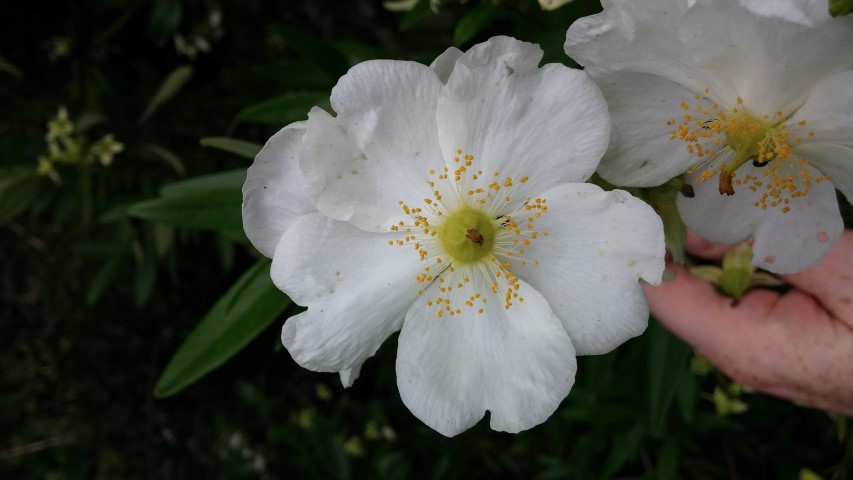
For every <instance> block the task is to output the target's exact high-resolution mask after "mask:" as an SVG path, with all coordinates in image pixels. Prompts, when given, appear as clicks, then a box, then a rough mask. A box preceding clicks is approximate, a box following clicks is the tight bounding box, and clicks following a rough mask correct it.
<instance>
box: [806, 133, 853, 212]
mask: <svg viewBox="0 0 853 480" xmlns="http://www.w3.org/2000/svg"><path fill="white" fill-rule="evenodd" d="M796 152H797V155H799V156H801V157H802V158H805V159H807V160H808V162H809V164H811V165H812V166H814V167H815V168H816V169H818V170H820V171H821V172H823V173H824V174H826V175H828V176H829V179H830V181H831V182H832V184H833V185H834V186H835V188H837V189H839V190H841V193H843V194H844V196H845V197H847V200H848V201H850V202H851V203H853V148H850V147H842V146H840V145H830V144H827V143H810V144H806V145H801V146H799V147H797V149H796Z"/></svg>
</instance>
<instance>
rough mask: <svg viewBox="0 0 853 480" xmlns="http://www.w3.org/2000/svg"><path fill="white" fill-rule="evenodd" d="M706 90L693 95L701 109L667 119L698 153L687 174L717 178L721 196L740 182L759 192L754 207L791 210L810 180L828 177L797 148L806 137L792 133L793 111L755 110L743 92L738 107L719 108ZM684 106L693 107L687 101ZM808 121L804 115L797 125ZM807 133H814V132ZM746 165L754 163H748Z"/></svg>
mask: <svg viewBox="0 0 853 480" xmlns="http://www.w3.org/2000/svg"><path fill="white" fill-rule="evenodd" d="M704 93H705V96H695V97H694V100H695V101H696V103H695V104H694V105H693V108H692V111H696V112H700V113H697V114H696V115H695V116H694V115H688V114H683V115H682V116H681V117H675V118H670V119H669V120H667V122H666V124H667V125H668V126H670V127H671V130H670V131H669V139H670V140H672V141H680V142H683V143H684V147H685V151H686V152H687V154H688V155H690V156H692V157H695V159H696V163H695V165H694V166H693V167H691V168H690V169H689V170H688V172H687V173H688V174H690V175H693V174H697V175H698V176H697V177H696V182H697V183H702V182H706V181H711V180H714V181H718V182H719V188H718V190H719V192H720V194H721V195H735V194H736V192H737V191H738V190H739V189H740V188H742V187H746V188H748V189H749V190H750V191H752V192H756V193H757V192H759V191H760V192H761V195H760V197H759V199H758V201H757V202H754V205H755V207H758V208H761V209H767V208H779V209H780V210H782V212H783V213H787V212H789V211H790V210H791V208H790V207H789V206H787V204H788V202H789V200H790V199H791V198H797V197H801V196H804V195H807V194H808V192H809V187H810V186H811V184H813V183H821V182H823V181H825V180H828V177H826V176H824V175H817V176H816V175H813V173H812V172H814V170H812V169H809V168H805V165H807V164H808V160H807V159H805V158H802V157H801V156H799V155H798V154H797V153H796V152H795V151H794V148H793V147H792V145H798V144H800V143H801V142H802V137H800V136H793V137H792V136H791V135H790V133H789V131H788V123H787V122H788V116H789V115H790V113H789V114H786V113H785V112H783V111H781V110H777V111H775V112H773V113H772V114H770V113H756V112H752V111H750V109H749V107H748V103H747V102H746V100H744V99H743V98H742V97H737V99H736V100H735V106H732V107H729V108H720V105H718V104H717V103H714V102H712V101H711V100H710V99H709V98H708V95H709V94H710V93H711V90H710V89H709V88H706V89H705V91H704ZM697 97H698V98H697ZM680 107H681V109H682V110H683V111H688V110H691V105H690V104H689V103H688V102H686V101H682V102H681V103H680ZM678 118H680V120H677V119H678ZM806 124H807V121H806V120H800V121H799V122H797V124H796V125H797V126H798V127H804V126H805V125H806ZM795 128H796V127H795ZM806 135H807V136H808V137H809V138H812V137H814V132H811V131H810V132H807V133H806ZM747 165H749V166H752V167H753V168H752V169H747V168H745V166H747ZM697 172H698V173H697Z"/></svg>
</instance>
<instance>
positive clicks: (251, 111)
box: [235, 92, 329, 126]
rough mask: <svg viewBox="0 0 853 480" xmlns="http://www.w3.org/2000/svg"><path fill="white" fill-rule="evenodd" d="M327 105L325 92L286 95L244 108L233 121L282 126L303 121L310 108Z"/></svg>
mask: <svg viewBox="0 0 853 480" xmlns="http://www.w3.org/2000/svg"><path fill="white" fill-rule="evenodd" d="M328 103H329V94H328V93H326V92H301V93H288V94H285V95H281V96H279V97H275V98H272V99H270V100H266V101H264V102H261V103H256V104H254V105H251V106H249V107H246V108H245V109H243V110H242V111H241V112H240V113H238V114H237V118H236V119H235V121H237V122H248V123H260V124H263V125H273V126H284V125H287V124H288V123H293V122H295V121H298V120H305V119H306V118H308V111H309V110H311V107H314V106H318V105H319V106H325V105H327V104H328Z"/></svg>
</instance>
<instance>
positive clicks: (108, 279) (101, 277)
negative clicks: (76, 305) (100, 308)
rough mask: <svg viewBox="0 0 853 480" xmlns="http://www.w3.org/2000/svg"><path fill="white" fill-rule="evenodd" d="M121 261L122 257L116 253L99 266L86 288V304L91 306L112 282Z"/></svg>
mask: <svg viewBox="0 0 853 480" xmlns="http://www.w3.org/2000/svg"><path fill="white" fill-rule="evenodd" d="M121 262H122V257H121V256H118V255H116V256H113V257H111V258H110V260H108V261H107V262H106V263H105V264H104V265H103V266H101V268H100V269H99V270H98V273H96V274H95V277H94V278H92V281H91V282H89V287H88V288H87V289H86V306H89V307H91V306H93V305H95V304H97V303H98V300H100V298H101V295H103V293H104V292H105V291H106V290H107V288H109V287H110V285H112V284H113V280H115V278H116V276H117V275H118V273H119V270H120V268H119V267H120V266H121Z"/></svg>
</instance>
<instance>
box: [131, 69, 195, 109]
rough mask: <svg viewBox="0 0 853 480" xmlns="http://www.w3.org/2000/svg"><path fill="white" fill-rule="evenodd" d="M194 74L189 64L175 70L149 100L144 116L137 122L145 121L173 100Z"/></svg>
mask: <svg viewBox="0 0 853 480" xmlns="http://www.w3.org/2000/svg"><path fill="white" fill-rule="evenodd" d="M192 75H193V69H192V67H190V66H189V65H183V66H180V67H178V68H176V69H175V70H173V71H172V73H170V74H169V76H168V77H166V79H165V80H164V81H163V83H162V84H161V85H160V89H159V90H157V93H155V94H154V96H153V97H151V100H150V101H149V102H148V105H147V106H146V107H145V111H144V112H143V113H142V116H141V117H139V121H138V122H137V123H145V121H146V120H148V118H149V117H151V115H153V114H154V112H156V111H157V109H158V108H160V106H161V105H163V104H164V103H166V102H168V101H169V100H171V98H172V97H174V96H175V94H177V93H178V92H179V91H180V90H181V88H183V87H184V85H186V83H187V82H188V81H189V80H190V78H191V77H192Z"/></svg>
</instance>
